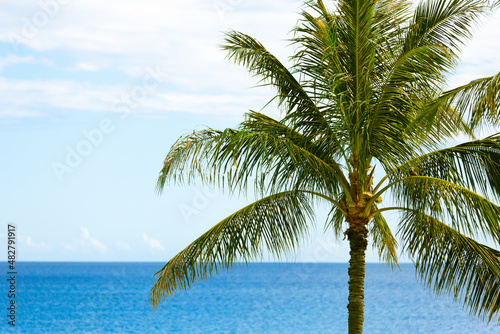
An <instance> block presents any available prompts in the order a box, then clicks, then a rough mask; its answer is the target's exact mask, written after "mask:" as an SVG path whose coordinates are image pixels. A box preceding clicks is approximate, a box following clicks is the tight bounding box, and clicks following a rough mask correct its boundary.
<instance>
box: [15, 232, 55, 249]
mask: <svg viewBox="0 0 500 334" xmlns="http://www.w3.org/2000/svg"><path fill="white" fill-rule="evenodd" d="M19 241H20V242H22V243H24V244H25V245H26V246H28V247H30V248H36V249H40V250H41V249H49V248H50V246H49V245H48V244H47V243H45V242H43V241H41V242H37V241H35V240H33V239H32V238H31V237H30V236H22V235H20V236H19Z"/></svg>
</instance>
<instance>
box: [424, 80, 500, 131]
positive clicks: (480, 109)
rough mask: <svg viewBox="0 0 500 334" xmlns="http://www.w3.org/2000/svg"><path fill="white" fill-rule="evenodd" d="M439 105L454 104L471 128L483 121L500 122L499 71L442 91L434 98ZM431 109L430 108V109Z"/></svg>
mask: <svg viewBox="0 0 500 334" xmlns="http://www.w3.org/2000/svg"><path fill="white" fill-rule="evenodd" d="M435 104H436V105H439V106H442V105H444V106H449V105H452V106H454V108H455V109H457V110H458V111H460V114H461V115H462V117H463V118H464V119H465V120H466V122H467V124H468V125H469V126H470V127H471V128H476V127H478V126H481V125H483V124H484V123H490V124H496V125H498V124H499V123H500V114H499V113H498V109H499V108H500V73H498V74H496V75H494V76H491V77H487V78H482V79H477V80H473V81H471V82H470V83H468V84H466V85H462V86H460V87H457V88H454V89H452V90H449V91H447V92H444V93H443V94H442V95H441V96H440V97H439V99H437V100H436V103H435ZM431 111H432V110H431Z"/></svg>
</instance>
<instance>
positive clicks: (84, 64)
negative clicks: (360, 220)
mask: <svg viewBox="0 0 500 334" xmlns="http://www.w3.org/2000/svg"><path fill="white" fill-rule="evenodd" d="M53 1H57V2H60V6H59V7H58V9H57V10H55V9H54V10H53V12H51V13H48V14H51V15H48V16H49V20H48V21H47V22H39V23H40V24H35V23H36V22H35V21H36V20H35V17H36V15H37V13H43V12H44V9H43V8H42V7H41V6H40V4H39V2H38V0H27V1H23V3H22V4H18V3H17V2H14V3H12V4H11V3H9V5H6V6H5V7H6V10H5V11H2V13H0V40H1V41H4V42H7V43H11V42H12V41H13V38H14V41H17V42H19V43H21V44H23V45H25V46H27V47H28V48H30V49H32V50H36V51H39V52H40V56H41V57H49V56H51V57H53V58H51V59H50V62H51V63H52V65H51V66H54V67H55V68H57V67H62V69H66V70H70V71H74V72H75V78H74V79H73V80H34V79H33V80H24V81H21V80H13V79H6V78H4V79H1V82H0V89H1V91H2V92H3V93H4V94H3V95H4V96H5V97H6V101H2V104H3V107H2V110H0V117H13V116H15V115H16V112H17V111H19V112H18V113H17V115H19V117H21V116H32V115H38V114H40V110H39V109H41V108H44V109H45V110H57V109H64V110H68V111H71V110H83V111H97V112H99V111H110V108H111V105H112V104H113V103H114V101H115V100H116V99H119V96H120V95H122V94H129V93H130V89H131V88H132V87H126V86H123V85H122V84H121V83H119V82H117V83H116V84H110V85H103V84H99V83H88V82H83V81H79V79H78V78H77V77H76V75H77V72H92V73H93V75H94V74H95V75H99V74H100V72H101V71H102V70H109V69H111V70H117V71H121V72H122V73H124V74H126V75H128V76H130V77H132V78H134V79H138V80H142V78H143V76H144V69H145V68H146V67H155V66H161V67H163V68H165V69H166V70H167V73H168V75H167V78H166V79H165V82H164V83H163V84H162V85H161V87H159V88H158V90H155V91H154V92H152V93H151V94H150V96H148V98H147V99H146V100H145V101H143V103H141V105H140V108H137V109H134V110H132V111H133V112H137V113H144V114H145V115H146V116H148V117H149V116H152V114H156V115H160V114H165V113H169V112H172V111H175V112H185V113H205V114H218V115H220V114H221V113H222V114H223V115H241V114H242V113H243V112H245V111H247V110H248V109H249V108H252V109H258V108H260V107H261V106H263V104H265V103H266V102H267V100H268V99H269V98H270V97H271V95H270V93H268V91H263V90H251V91H249V90H248V88H249V87H250V86H252V85H254V84H256V80H255V79H254V78H251V77H250V76H249V75H248V74H247V73H246V71H245V70H244V69H241V68H238V67H235V66H233V65H231V64H229V63H228V62H227V61H226V60H224V59H223V58H224V55H225V54H224V52H222V51H220V50H219V49H218V46H217V45H218V44H220V43H221V42H222V38H223V34H222V32H223V31H227V30H229V29H235V30H239V31H242V32H244V33H248V34H249V35H251V36H254V37H256V38H257V39H258V40H260V41H261V42H262V43H263V44H264V45H265V46H266V47H267V48H268V49H269V50H270V51H271V52H272V53H273V54H275V55H277V56H278V58H280V59H281V60H282V61H283V62H285V63H287V57H288V56H289V55H290V53H291V52H292V48H286V45H287V44H288V42H287V41H286V40H285V39H286V38H287V37H290V35H287V33H288V32H289V31H290V30H291V28H292V27H293V26H294V25H295V24H296V23H297V19H298V18H299V16H298V14H297V13H298V11H299V6H300V5H301V4H302V3H303V1H302V0H297V1H287V0H254V1H243V0H211V1H204V0H188V1H177V2H171V3H170V2H169V3H168V4H167V3H166V2H164V1H161V0H144V1H141V2H137V1H133V0H121V1H118V0H110V1H105V2H103V1H98V0H88V1H84V2H82V1H74V0H73V1H67V0H65V1H62V0H61V1H59V0H53ZM45 12H47V10H45ZM41 23H43V24H41ZM30 24H31V25H35V29H31V30H32V31H31V33H27V32H29V29H28V26H29V25H30ZM32 28H33V27H32ZM27 29H28V30H27ZM497 40H500V13H499V14H497V15H496V16H494V17H492V18H491V19H490V20H489V21H488V22H487V23H485V25H484V26H483V27H482V29H478V32H477V34H476V38H475V39H474V41H473V42H472V43H471V44H470V46H469V47H467V48H466V49H465V52H464V54H463V57H462V60H463V63H462V65H461V67H460V68H459V70H458V71H457V73H456V75H455V77H454V79H453V80H451V82H450V86H456V85H458V84H462V83H465V82H468V81H470V80H471V79H473V78H476V77H478V76H482V75H491V74H493V73H497V72H498V71H499V70H500V57H499V56H498V55H499V54H500V44H499V43H495V41H497ZM17 42H14V43H12V45H14V46H15V45H17ZM54 55H55V56H54ZM9 57H11V58H9ZM14 57H17V58H14ZM6 58H9V59H10V60H8V61H7V60H4V63H5V64H12V63H13V62H15V61H26V62H27V61H30V62H32V61H35V62H36V61H38V60H37V59H35V60H33V59H28V58H29V57H28V58H22V57H19V56H13V55H10V56H7V57H6ZM21 59H22V60H21ZM61 59H63V60H61ZM68 62H71V63H72V65H70V66H68V65H67V64H68ZM63 64H64V65H63ZM4 66H7V65H4ZM1 68H2V60H1V59H0V70H1ZM97 80H98V79H97Z"/></svg>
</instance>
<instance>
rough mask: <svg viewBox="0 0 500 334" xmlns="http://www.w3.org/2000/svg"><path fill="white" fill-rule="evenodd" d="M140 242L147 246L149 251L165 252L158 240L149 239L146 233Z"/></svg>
mask: <svg viewBox="0 0 500 334" xmlns="http://www.w3.org/2000/svg"><path fill="white" fill-rule="evenodd" d="M142 240H143V241H144V242H145V243H146V244H147V245H148V246H149V248H150V249H151V250H160V251H162V250H165V247H163V245H162V244H161V242H160V240H158V239H153V238H150V237H149V236H148V235H147V234H146V233H143V234H142Z"/></svg>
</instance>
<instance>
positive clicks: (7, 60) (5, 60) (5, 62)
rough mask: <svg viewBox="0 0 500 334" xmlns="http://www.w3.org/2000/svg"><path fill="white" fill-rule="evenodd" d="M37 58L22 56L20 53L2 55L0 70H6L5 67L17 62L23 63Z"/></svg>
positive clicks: (31, 61)
mask: <svg viewBox="0 0 500 334" xmlns="http://www.w3.org/2000/svg"><path fill="white" fill-rule="evenodd" d="M34 60H35V58H34V57H33V56H29V57H20V56H18V55H14V54H10V55H8V56H6V57H0V72H2V71H3V70H4V68H6V67H8V66H10V65H15V64H23V63H33V62H34Z"/></svg>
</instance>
